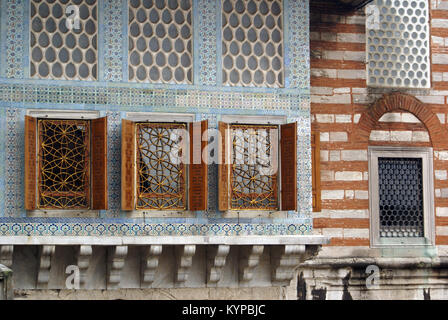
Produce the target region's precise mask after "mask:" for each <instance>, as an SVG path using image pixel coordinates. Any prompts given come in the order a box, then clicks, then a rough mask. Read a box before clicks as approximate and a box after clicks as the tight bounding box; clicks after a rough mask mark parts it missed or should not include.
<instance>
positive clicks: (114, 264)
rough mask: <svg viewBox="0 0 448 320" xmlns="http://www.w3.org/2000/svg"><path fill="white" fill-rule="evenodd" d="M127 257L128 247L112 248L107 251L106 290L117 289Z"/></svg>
mask: <svg viewBox="0 0 448 320" xmlns="http://www.w3.org/2000/svg"><path fill="white" fill-rule="evenodd" d="M127 255H128V246H114V247H111V248H110V249H109V252H108V277H107V288H108V289H117V288H119V285H120V282H121V275H122V271H123V267H124V262H125V259H126V256H127Z"/></svg>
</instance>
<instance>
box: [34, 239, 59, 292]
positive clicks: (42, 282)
mask: <svg viewBox="0 0 448 320" xmlns="http://www.w3.org/2000/svg"><path fill="white" fill-rule="evenodd" d="M55 250H56V246H42V248H41V253H40V259H39V269H38V273H37V288H38V289H46V288H48V282H49V281H50V270H51V259H52V258H53V255H54V252H55Z"/></svg>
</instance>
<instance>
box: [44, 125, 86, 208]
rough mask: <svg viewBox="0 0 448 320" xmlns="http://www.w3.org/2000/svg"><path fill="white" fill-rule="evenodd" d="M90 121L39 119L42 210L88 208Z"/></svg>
mask: <svg viewBox="0 0 448 320" xmlns="http://www.w3.org/2000/svg"><path fill="white" fill-rule="evenodd" d="M89 128H90V123H89V121H85V120H49V119H43V120H39V126H38V130H39V174H38V177H39V180H38V181H39V182H38V187H39V208H49V209H79V208H88V206H89V199H90V187H89V186H90V183H89V171H90V170H89V167H90V157H89V152H90V147H89V144H90V138H89Z"/></svg>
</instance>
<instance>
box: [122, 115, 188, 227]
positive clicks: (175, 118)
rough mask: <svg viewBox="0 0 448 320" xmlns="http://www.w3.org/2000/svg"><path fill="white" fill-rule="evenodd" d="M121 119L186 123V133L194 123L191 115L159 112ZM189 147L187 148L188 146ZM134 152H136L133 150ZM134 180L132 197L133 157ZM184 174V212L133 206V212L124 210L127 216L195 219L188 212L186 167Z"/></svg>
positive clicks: (135, 183)
mask: <svg viewBox="0 0 448 320" xmlns="http://www.w3.org/2000/svg"><path fill="white" fill-rule="evenodd" d="M123 119H126V120H129V121H133V122H134V123H137V122H140V123H141V122H165V123H176V122H178V123H186V124H187V128H188V131H189V130H190V128H189V125H190V123H194V122H195V121H196V116H195V114H193V113H160V112H126V114H125V116H124V118H123ZM133 139H134V140H133V143H134V144H135V145H136V143H137V140H136V139H137V135H136V132H135V131H134V135H133ZM188 147H189V146H188ZM134 152H135V153H136V152H137V149H136V148H135V150H134ZM133 170H134V172H133V174H134V180H133V186H132V190H133V192H134V197H136V195H137V156H136V154H135V156H134V169H133ZM186 171H187V172H186V174H185V201H186V202H187V209H185V210H153V209H137V208H136V206H135V205H134V209H133V210H126V212H127V214H128V215H129V216H131V217H173V218H174V217H176V218H178V217H184V218H185V217H188V218H190V217H195V214H194V211H191V210H190V204H189V178H190V168H189V166H188V165H187V166H186Z"/></svg>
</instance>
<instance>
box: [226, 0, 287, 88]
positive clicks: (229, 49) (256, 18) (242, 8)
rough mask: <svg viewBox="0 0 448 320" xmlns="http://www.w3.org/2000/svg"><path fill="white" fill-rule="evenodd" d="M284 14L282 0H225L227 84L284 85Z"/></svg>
mask: <svg viewBox="0 0 448 320" xmlns="http://www.w3.org/2000/svg"><path fill="white" fill-rule="evenodd" d="M282 12H283V10H282V1H281V0H273V1H266V0H250V1H247V0H222V75H223V84H224V85H228V86H249V87H274V88H279V87H283V86H284V81H283V73H284V72H283V21H282V19H283V17H282Z"/></svg>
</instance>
